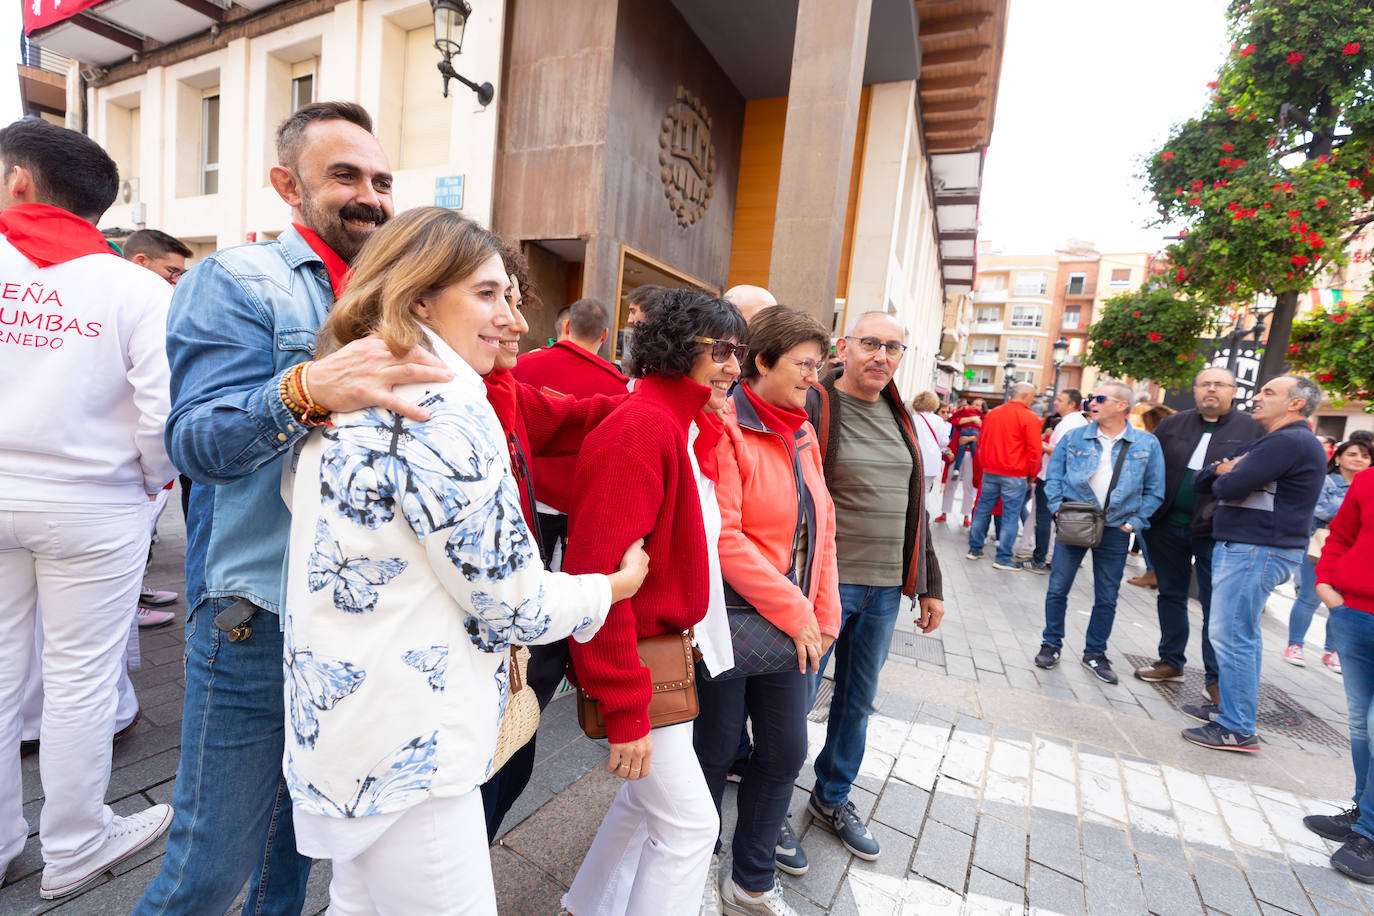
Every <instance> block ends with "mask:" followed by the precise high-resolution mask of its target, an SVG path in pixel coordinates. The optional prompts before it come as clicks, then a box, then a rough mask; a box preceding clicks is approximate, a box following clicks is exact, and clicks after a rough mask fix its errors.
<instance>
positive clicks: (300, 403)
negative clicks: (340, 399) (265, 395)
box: [277, 362, 329, 426]
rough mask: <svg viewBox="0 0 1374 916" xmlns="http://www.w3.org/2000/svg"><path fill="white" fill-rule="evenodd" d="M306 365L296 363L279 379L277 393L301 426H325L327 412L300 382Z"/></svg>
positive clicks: (327, 420) (327, 418) (327, 419)
mask: <svg viewBox="0 0 1374 916" xmlns="http://www.w3.org/2000/svg"><path fill="white" fill-rule="evenodd" d="M308 365H310V364H309V363H308V362H307V363H298V364H297V365H295V366H292V367H291V368H290V369H288V370H287V371H286V372H285V373H284V374H283V375H282V377H281V382H280V383H279V384H278V386H277V392H278V394H280V395H281V400H282V404H283V405H285V407H286V409H287V410H288V411H290V413H291V415H292V416H294V417H295V418H296V419H297V420H298V421H299V422H300V423H301V424H303V425H305V426H326V425H328V423H329V411H328V410H325V409H324V408H323V407H321V406H320V405H318V404H316V403H315V402H314V400H312V399H311V397H310V393H309V390H308V389H307V388H306V387H305V384H304V382H303V380H302V376H303V374H304V372H305V368H306V367H307V366H308Z"/></svg>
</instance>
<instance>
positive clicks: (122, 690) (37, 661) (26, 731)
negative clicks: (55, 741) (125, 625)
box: [19, 608, 138, 741]
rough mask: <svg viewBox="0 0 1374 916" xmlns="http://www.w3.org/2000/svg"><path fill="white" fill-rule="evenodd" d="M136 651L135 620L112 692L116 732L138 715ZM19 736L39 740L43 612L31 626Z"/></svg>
mask: <svg viewBox="0 0 1374 916" xmlns="http://www.w3.org/2000/svg"><path fill="white" fill-rule="evenodd" d="M137 649H138V620H137V619H133V620H131V621H130V623H129V639H128V641H127V642H126V643H125V644H124V664H123V665H122V666H121V667H120V669H119V683H118V684H117V685H115V692H116V693H117V694H118V696H119V704H118V705H117V706H116V707H115V731H119V730H121V729H123V728H124V727H126V726H127V725H128V724H129V723H130V722H132V721H134V719H135V718H136V717H137V716H138V694H136V693H134V682H133V681H131V680H129V669H130V668H131V667H137V665H134V664H133V658H134V653H135V652H136V651H137ZM19 709H20V722H21V726H20V737H21V738H23V739H24V740H25V741H36V740H38V737H39V733H40V730H41V729H42V727H43V609H42V608H39V610H38V619H37V620H36V621H35V622H34V627H33V660H32V662H31V665H30V667H29V680H28V683H26V684H25V685H24V699H23V700H22V701H21V702H20V704H19Z"/></svg>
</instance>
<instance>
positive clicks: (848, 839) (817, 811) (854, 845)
mask: <svg viewBox="0 0 1374 916" xmlns="http://www.w3.org/2000/svg"><path fill="white" fill-rule="evenodd" d="M806 809H807V810H808V811H810V812H811V816H812V817H814V818H815V819H816V822H817V823H819V824H822V825H824V826H825V827H827V828H828V829H830V830H833V831H834V832H835V835H836V836H838V837H839V838H840V843H842V844H843V845H844V848H845V849H848V850H849V851H850V852H852V853H853V854H854V855H856V856H858V857H859V858H860V859H863V860H865V861H867V862H875V861H877V859H878V853H879V851H880V849H879V847H878V840H877V839H876V838H875V837H874V836H873V834H872V833H870V832H869V830H868V828H867V827H865V826H864V822H863V819H862V818H860V817H859V812H858V811H856V810H855V809H854V803H853V802H852V801H847V802H845V803H844V804H843V805H840V806H839V807H838V808H827V807H826V806H825V805H822V804H821V803H820V802H818V801H817V800H816V793H815V792H812V793H811V800H810V801H808V802H807V803H806Z"/></svg>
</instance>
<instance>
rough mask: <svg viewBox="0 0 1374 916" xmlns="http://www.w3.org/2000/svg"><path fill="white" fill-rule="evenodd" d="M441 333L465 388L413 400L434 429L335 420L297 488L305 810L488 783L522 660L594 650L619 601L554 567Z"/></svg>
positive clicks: (294, 537)
mask: <svg viewBox="0 0 1374 916" xmlns="http://www.w3.org/2000/svg"><path fill="white" fill-rule="evenodd" d="M431 339H432V341H433V343H434V346H435V351H436V353H437V354H438V355H439V356H440V358H442V359H443V360H444V361H445V362H446V363H447V364H448V366H449V368H450V369H452V370H453V371H454V373H455V378H454V379H453V381H451V382H448V383H446V384H443V385H419V384H417V385H409V386H403V387H400V388H397V393H398V394H399V395H400V396H401V397H403V398H406V399H407V400H410V401H412V402H415V403H419V404H422V405H423V406H424V407H425V408H426V409H427V410H428V411H429V413H430V419H429V420H427V421H425V422H423V423H417V422H414V421H412V420H408V419H405V418H403V417H400V416H397V415H396V414H393V413H391V412H389V411H386V410H381V409H377V408H371V409H367V410H359V411H354V412H351V413H346V414H338V415H335V417H334V425H333V426H331V427H325V428H323V429H321V430H317V431H316V432H314V433H312V435H311V436H310V437H309V438H308V439H307V440H306V442H305V445H304V447H303V449H302V451H301V454H300V458H299V461H298V462H297V464H296V471H295V477H294V480H288V483H289V485H290V487H291V490H290V492H291V494H292V498H291V501H292V519H291V549H290V557H289V561H288V570H287V589H286V607H285V611H286V614H285V616H284V621H285V638H286V651H285V656H286V657H285V666H286V698H287V702H286V706H287V709H286V735H287V737H286V761H285V763H286V776H287V783H288V786H289V788H290V790H291V797H292V802H293V803H294V805H295V806H296V809H297V811H300V812H304V813H307V814H315V815H322V816H325V817H331V818H353V817H365V816H368V815H375V814H387V813H392V812H398V811H402V810H404V809H406V808H409V807H412V806H413V805H416V804H418V803H419V802H421V801H424V800H425V799H427V798H428V797H430V796H431V795H434V796H450V797H451V796H456V795H461V794H463V793H465V792H468V791H470V790H471V789H473V788H474V787H476V786H478V785H480V784H481V783H482V782H485V781H486V779H487V778H488V777H489V776H490V774H491V760H492V753H493V751H494V750H495V746H496V733H497V728H498V727H499V724H500V720H501V716H502V715H503V714H504V712H505V707H506V697H507V687H508V672H507V665H508V663H509V659H510V653H509V652H508V651H506V650H507V648H508V647H509V646H510V645H511V644H512V643H516V644H522V645H529V644H535V643H545V642H553V641H555V640H559V639H564V638H566V637H568V636H570V635H571V636H572V637H573V638H574V639H579V640H586V639H590V638H591V637H592V636H593V635H594V634H595V633H596V631H597V630H598V629H599V628H600V626H601V622H602V620H603V619H604V618H605V615H606V612H607V610H608V609H609V607H610V598H611V590H610V584H609V581H608V580H607V578H606V576H604V575H582V576H573V575H565V574H563V573H551V572H547V571H545V569H544V567H543V565H542V564H541V563H540V561H539V556H538V553H537V552H536V549H535V542H534V539H533V538H532V537H531V535H530V531H529V528H528V527H527V526H526V524H525V520H524V518H523V517H522V515H521V512H520V499H519V495H518V491H517V489H516V484H515V481H514V479H513V478H512V476H511V471H510V457H509V454H508V452H507V449H506V440H505V435H504V434H503V433H502V431H501V427H500V424H499V423H498V422H497V419H496V414H495V413H494V412H493V411H492V409H491V407H490V405H488V403H487V399H486V396H485V393H484V390H483V386H482V380H481V379H480V378H479V377H478V376H477V374H476V373H475V372H474V371H473V370H472V369H471V368H470V367H469V366H468V365H467V364H466V363H464V362H463V361H462V360H461V359H460V358H459V357H458V356H457V355H456V354H455V353H453V351H452V350H451V349H449V348H448V347H447V346H446V345H444V344H443V343H442V342H441V341H439V340H438V339H437V338H433V337H432V338H431ZM288 473H289V472H288Z"/></svg>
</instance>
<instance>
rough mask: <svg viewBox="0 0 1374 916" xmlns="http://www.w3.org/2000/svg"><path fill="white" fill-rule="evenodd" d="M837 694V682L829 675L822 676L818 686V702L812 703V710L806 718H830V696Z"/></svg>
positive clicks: (814, 720)
mask: <svg viewBox="0 0 1374 916" xmlns="http://www.w3.org/2000/svg"><path fill="white" fill-rule="evenodd" d="M834 695H835V682H834V681H832V680H831V679H830V678H828V677H823V678H821V683H820V686H819V687H817V688H816V702H814V703H812V704H811V712H809V713H807V715H806V718H808V719H810V720H811V721H812V722H824V721H826V720H827V719H829V718H830V698H831V697H833V696H834Z"/></svg>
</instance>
